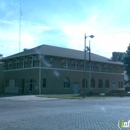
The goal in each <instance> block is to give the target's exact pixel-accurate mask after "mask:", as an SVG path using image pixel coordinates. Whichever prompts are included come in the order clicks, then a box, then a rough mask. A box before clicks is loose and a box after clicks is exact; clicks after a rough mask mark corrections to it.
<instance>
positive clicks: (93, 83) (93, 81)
mask: <svg viewBox="0 0 130 130" xmlns="http://www.w3.org/2000/svg"><path fill="white" fill-rule="evenodd" d="M91 87H92V88H95V80H94V79H91Z"/></svg>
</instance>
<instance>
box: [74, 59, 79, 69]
mask: <svg viewBox="0 0 130 130" xmlns="http://www.w3.org/2000/svg"><path fill="white" fill-rule="evenodd" d="M74 63H75V64H74V67H75V69H76V70H77V69H78V61H75V62H74Z"/></svg>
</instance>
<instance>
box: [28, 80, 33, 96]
mask: <svg viewBox="0 0 130 130" xmlns="http://www.w3.org/2000/svg"><path fill="white" fill-rule="evenodd" d="M33 89H34V81H33V79H30V84H29V94H33Z"/></svg>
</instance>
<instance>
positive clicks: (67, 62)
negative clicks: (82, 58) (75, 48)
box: [65, 59, 70, 69]
mask: <svg viewBox="0 0 130 130" xmlns="http://www.w3.org/2000/svg"><path fill="white" fill-rule="evenodd" d="M69 66H70V61H69V60H68V59H66V60H65V68H66V69H69Z"/></svg>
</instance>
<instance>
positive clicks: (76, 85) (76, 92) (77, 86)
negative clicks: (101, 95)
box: [73, 83, 79, 94]
mask: <svg viewBox="0 0 130 130" xmlns="http://www.w3.org/2000/svg"><path fill="white" fill-rule="evenodd" d="M73 90H74V94H79V83H74V84H73Z"/></svg>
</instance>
